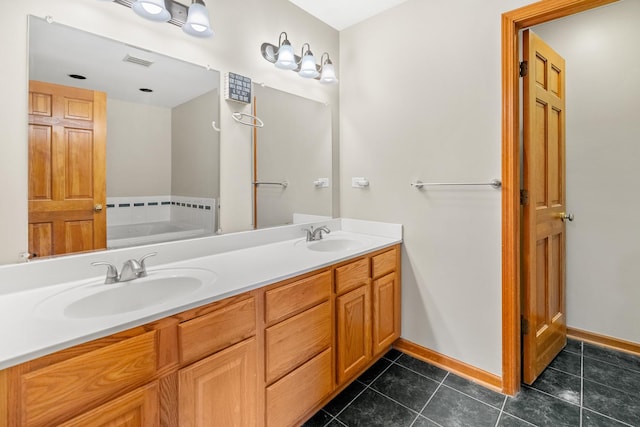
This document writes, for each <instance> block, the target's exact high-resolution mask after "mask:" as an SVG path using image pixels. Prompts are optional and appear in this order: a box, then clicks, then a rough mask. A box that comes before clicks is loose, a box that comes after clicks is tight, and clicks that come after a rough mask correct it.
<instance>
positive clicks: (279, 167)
mask: <svg viewBox="0 0 640 427" xmlns="http://www.w3.org/2000/svg"><path fill="white" fill-rule="evenodd" d="M254 92H255V96H256V98H257V101H256V105H257V114H258V116H259V117H260V118H261V119H262V120H263V121H264V127H262V128H259V129H258V132H257V141H258V143H257V147H258V148H257V162H258V180H259V181H269V182H282V181H284V180H286V181H287V182H288V183H289V185H288V186H287V188H284V189H283V188H282V187H279V186H273V185H261V186H259V187H258V197H257V212H258V218H257V219H258V221H257V222H258V227H259V228H263V227H272V226H275V225H283V224H291V223H292V222H293V214H294V213H304V214H312V215H321V216H331V212H332V210H331V188H316V187H315V186H314V181H315V180H316V179H318V178H328V179H329V180H331V179H332V176H331V111H330V108H328V107H326V106H325V105H324V104H323V103H320V102H315V101H312V100H310V99H307V98H303V97H300V96H294V95H291V94H289V93H286V92H283V91H280V90H275V89H272V88H269V87H256V88H255V89H254Z"/></svg>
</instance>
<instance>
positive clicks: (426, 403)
mask: <svg viewBox="0 0 640 427" xmlns="http://www.w3.org/2000/svg"><path fill="white" fill-rule="evenodd" d="M407 369H409V368H407ZM445 372H447V374H446V375H445V376H444V377H443V378H442V380H441V381H440V383H439V384H438V387H436V389H435V390H434V391H433V393H431V396H429V399H427V401H426V402H425V404H424V405H422V409H420V411H419V412H418V415H417V416H416V417H415V418H414V420H413V422H412V423H411V425H410V426H409V427H412V426H413V425H414V424H415V423H416V421H418V418H420V415H421V414H422V411H424V410H425V408H426V407H427V405H428V404H429V402H431V400H432V399H433V396H435V395H436V393H437V392H438V390H440V387H442V385H443V384H444V380H446V379H447V377H448V376H449V371H445ZM423 416H424V415H423ZM425 418H427V417H426V416H425ZM427 419H428V420H429V421H433V420H432V419H430V418H427ZM434 422H435V421H434ZM436 424H438V423H436ZM438 425H440V424H438Z"/></svg>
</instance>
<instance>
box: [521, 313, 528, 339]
mask: <svg viewBox="0 0 640 427" xmlns="http://www.w3.org/2000/svg"><path fill="white" fill-rule="evenodd" d="M520 332H521V333H522V335H527V334H528V333H529V321H528V320H527V319H525V318H524V317H521V318H520Z"/></svg>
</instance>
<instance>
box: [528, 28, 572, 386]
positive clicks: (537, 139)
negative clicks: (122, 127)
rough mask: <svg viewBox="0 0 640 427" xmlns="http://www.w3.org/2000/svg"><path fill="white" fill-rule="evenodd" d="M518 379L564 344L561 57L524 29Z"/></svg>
mask: <svg viewBox="0 0 640 427" xmlns="http://www.w3.org/2000/svg"><path fill="white" fill-rule="evenodd" d="M523 40H524V41H523V48H524V59H525V60H526V61H528V74H527V75H526V76H525V77H524V84H523V85H524V101H523V103H524V106H523V107H524V108H523V110H524V169H523V174H524V188H525V190H526V191H528V202H527V203H526V204H525V205H524V208H523V211H524V212H523V213H524V218H523V236H522V241H523V276H522V277H523V293H522V315H523V340H522V344H523V355H522V357H523V360H522V363H523V367H522V368H523V380H524V382H525V383H527V384H531V383H533V381H535V379H536V378H537V377H538V375H540V373H541V372H542V371H543V370H544V369H545V368H546V366H547V365H548V364H549V363H550V362H551V361H552V360H553V358H554V357H555V356H556V355H557V354H558V353H559V352H560V350H562V348H563V347H564V346H565V345H566V341H567V338H566V329H567V328H566V315H565V225H564V219H563V218H564V212H565V63H564V59H563V58H562V57H560V56H559V55H558V54H557V53H556V52H554V51H553V49H551V48H550V47H549V46H547V45H546V44H545V43H544V41H543V40H542V39H540V38H539V37H538V36H536V35H535V34H534V33H533V32H531V31H529V30H527V31H525V32H524V39H523Z"/></svg>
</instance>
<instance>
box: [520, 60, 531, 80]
mask: <svg viewBox="0 0 640 427" xmlns="http://www.w3.org/2000/svg"><path fill="white" fill-rule="evenodd" d="M527 74H529V62H527V61H522V62H521V63H520V77H525V76H526V75H527Z"/></svg>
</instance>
